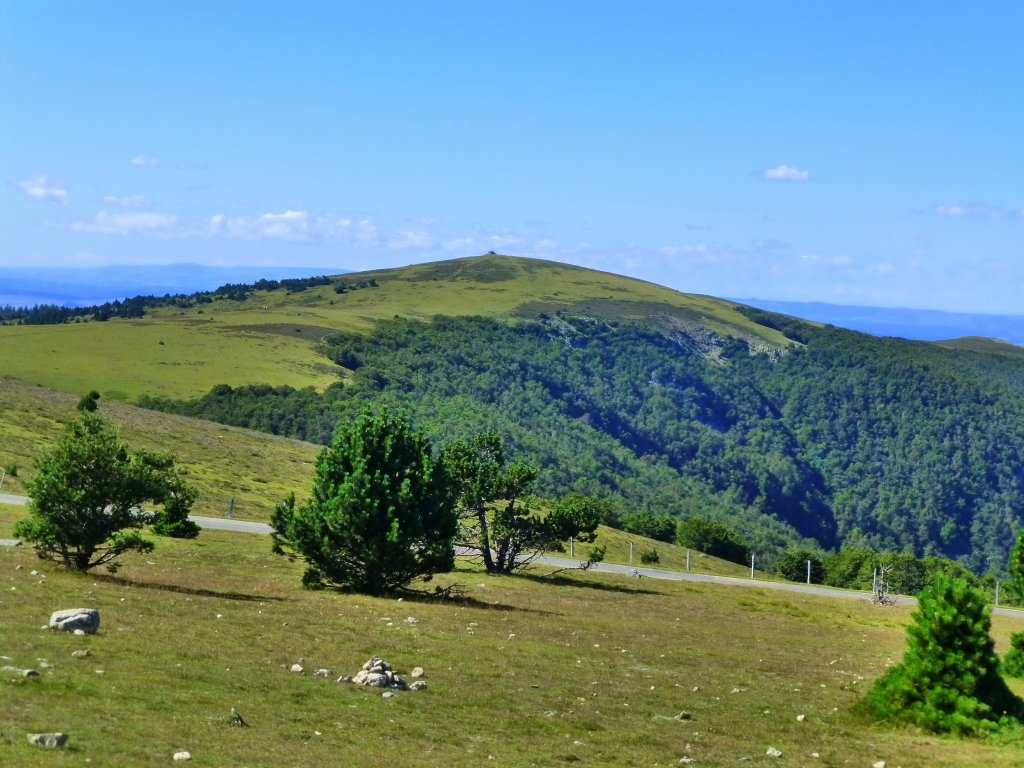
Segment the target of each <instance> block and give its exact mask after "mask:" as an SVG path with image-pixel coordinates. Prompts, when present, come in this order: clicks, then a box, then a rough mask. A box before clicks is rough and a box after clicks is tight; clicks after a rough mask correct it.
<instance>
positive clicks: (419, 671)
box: [409, 667, 423, 677]
mask: <svg viewBox="0 0 1024 768" xmlns="http://www.w3.org/2000/svg"><path fill="white" fill-rule="evenodd" d="M409 677H423V667H413V668H412V672H410V673H409Z"/></svg>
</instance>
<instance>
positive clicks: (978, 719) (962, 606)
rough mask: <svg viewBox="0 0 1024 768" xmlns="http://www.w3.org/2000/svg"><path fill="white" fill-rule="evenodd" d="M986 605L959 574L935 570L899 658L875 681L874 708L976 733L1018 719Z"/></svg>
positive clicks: (1020, 711) (1021, 707) (1021, 706)
mask: <svg viewBox="0 0 1024 768" xmlns="http://www.w3.org/2000/svg"><path fill="white" fill-rule="evenodd" d="M989 629H990V621H989V608H988V605H987V604H986V601H985V599H984V597H983V596H982V594H981V593H980V592H979V591H978V590H977V589H975V588H974V587H972V586H970V585H969V584H968V583H967V582H966V581H965V580H963V579H956V578H951V577H950V576H947V575H946V574H945V573H942V572H939V573H937V574H936V575H935V578H934V581H933V582H932V583H931V584H930V585H929V586H928V587H926V588H925V589H924V590H922V592H921V595H920V597H919V600H918V607H917V610H916V611H915V612H914V615H913V623H912V624H911V625H910V626H909V627H908V628H907V650H906V653H905V654H904V656H903V660H902V661H901V662H900V663H899V664H897V665H896V666H893V667H890V668H889V670H888V671H886V673H885V674H883V675H882V676H881V677H880V678H878V680H877V681H876V682H875V685H874V687H873V688H872V689H871V692H870V694H869V697H868V704H869V706H870V708H871V710H872V712H874V713H875V714H876V715H878V716H880V717H884V718H888V719H893V720H903V721H906V722H911V723H915V724H917V725H920V726H921V727H923V728H925V729H927V730H930V731H935V732H940V733H941V732H954V733H976V732H982V731H988V730H993V729H995V728H997V727H999V726H1000V725H1002V724H1006V723H1009V722H1019V719H1020V717H1021V716H1022V715H1024V702H1022V701H1021V700H1020V699H1018V698H1017V697H1016V696H1015V695H1014V694H1013V693H1012V692H1011V691H1010V689H1009V688H1008V687H1007V686H1006V682H1005V681H1004V680H1003V678H1002V677H1000V674H999V659H998V657H997V656H996V654H995V650H994V643H993V641H992V638H991V636H990V635H989Z"/></svg>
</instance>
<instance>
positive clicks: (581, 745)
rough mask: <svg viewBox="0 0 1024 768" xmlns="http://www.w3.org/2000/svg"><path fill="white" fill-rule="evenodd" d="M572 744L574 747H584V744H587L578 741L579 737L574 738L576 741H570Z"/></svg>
mask: <svg viewBox="0 0 1024 768" xmlns="http://www.w3.org/2000/svg"><path fill="white" fill-rule="evenodd" d="M572 745H573V746H574V747H585V746H587V745H586V744H585V743H584V742H582V741H580V740H579V739H576V741H574V742H573V743H572Z"/></svg>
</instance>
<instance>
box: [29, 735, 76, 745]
mask: <svg viewBox="0 0 1024 768" xmlns="http://www.w3.org/2000/svg"><path fill="white" fill-rule="evenodd" d="M27 736H28V743H29V744H35V745H36V746H37V747H63V746H64V745H65V744H67V743H68V734H66V733H29V734H27Z"/></svg>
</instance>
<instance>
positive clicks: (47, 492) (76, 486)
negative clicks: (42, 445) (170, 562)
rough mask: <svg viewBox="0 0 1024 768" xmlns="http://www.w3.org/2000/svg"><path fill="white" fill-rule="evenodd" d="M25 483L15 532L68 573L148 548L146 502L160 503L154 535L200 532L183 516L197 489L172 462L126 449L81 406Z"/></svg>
mask: <svg viewBox="0 0 1024 768" xmlns="http://www.w3.org/2000/svg"><path fill="white" fill-rule="evenodd" d="M26 487H27V490H28V494H29V516H28V518H26V519H24V520H21V521H19V522H18V523H16V524H15V527H14V531H15V535H16V536H19V537H21V538H23V539H25V540H26V541H29V542H31V543H33V544H34V545H35V549H36V552H38V553H39V555H40V557H44V558H47V559H51V560H56V561H57V562H59V563H61V564H62V565H64V566H65V567H67V568H71V569H74V570H78V571H87V570H89V569H91V568H95V567H96V566H99V565H103V566H106V567H107V568H108V569H109V570H111V571H113V570H116V568H117V566H118V560H117V558H119V557H120V556H121V555H123V554H125V553H126V552H131V551H138V552H148V551H150V550H151V549H152V548H153V543H152V542H151V541H148V540H147V539H145V538H143V536H142V535H141V534H140V533H139V529H141V528H142V527H143V525H144V524H145V517H144V515H143V514H142V509H141V507H142V504H143V503H145V502H147V501H148V502H154V503H156V504H161V505H163V509H162V510H159V511H158V512H157V515H158V517H159V522H160V523H161V524H162V525H161V526H160V527H159V529H158V530H157V532H158V533H167V534H170V535H176V536H195V535H196V533H198V531H199V529H198V526H196V525H195V523H193V522H191V521H190V520H189V519H188V510H189V509H190V508H191V506H192V502H193V501H194V500H195V490H194V489H193V488H192V487H191V486H189V485H188V483H187V482H186V481H185V478H184V475H183V474H182V473H181V472H180V471H179V470H178V469H177V468H176V467H175V465H174V460H173V459H172V458H171V457H170V456H168V455H166V454H160V453H153V452H148V451H138V452H135V453H132V452H131V451H130V450H129V448H128V446H127V444H126V443H124V442H123V441H121V439H120V437H119V436H118V434H117V431H116V430H115V429H114V427H113V426H112V425H111V424H110V423H109V422H108V421H106V420H105V419H104V418H102V417H101V416H98V415H96V414H95V413H94V412H92V411H90V410H87V409H83V410H82V411H81V412H80V414H79V415H78V417H77V418H76V419H75V420H74V421H72V422H70V423H69V424H68V425H67V428H66V429H65V431H64V433H63V435H61V437H60V438H59V439H58V441H57V443H56V445H54V446H53V448H52V449H50V450H49V451H46V452H44V453H43V454H41V455H40V456H39V457H38V458H37V459H36V473H35V475H34V476H33V477H32V478H31V479H30V480H29V481H28V483H27V486H26Z"/></svg>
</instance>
